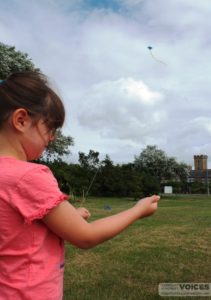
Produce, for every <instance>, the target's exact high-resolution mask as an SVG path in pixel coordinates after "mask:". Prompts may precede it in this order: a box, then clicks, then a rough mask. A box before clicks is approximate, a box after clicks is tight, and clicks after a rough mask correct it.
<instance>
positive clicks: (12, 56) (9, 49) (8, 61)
mask: <svg viewBox="0 0 211 300" xmlns="http://www.w3.org/2000/svg"><path fill="white" fill-rule="evenodd" d="M35 70H39V69H37V68H35V66H34V64H33V62H32V61H31V59H30V58H29V57H28V54H27V53H23V52H20V51H17V50H16V49H15V47H14V46H9V45H5V44H3V43H0V79H5V78H6V77H8V76H9V75H10V74H11V73H14V72H20V71H35Z"/></svg>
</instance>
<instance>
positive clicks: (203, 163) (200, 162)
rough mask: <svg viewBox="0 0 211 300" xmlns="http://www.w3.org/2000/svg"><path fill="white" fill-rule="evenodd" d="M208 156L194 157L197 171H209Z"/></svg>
mask: <svg viewBox="0 0 211 300" xmlns="http://www.w3.org/2000/svg"><path fill="white" fill-rule="evenodd" d="M207 158H208V156H207V155H194V167H195V170H207Z"/></svg>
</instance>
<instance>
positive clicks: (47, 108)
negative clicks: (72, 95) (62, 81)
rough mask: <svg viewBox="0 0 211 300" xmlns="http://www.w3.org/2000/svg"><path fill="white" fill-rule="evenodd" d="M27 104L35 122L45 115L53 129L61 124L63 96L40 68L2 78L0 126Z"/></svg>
mask: <svg viewBox="0 0 211 300" xmlns="http://www.w3.org/2000/svg"><path fill="white" fill-rule="evenodd" d="M18 108H25V109H26V110H27V111H28V113H29V114H30V115H31V116H32V118H33V120H34V121H35V122H36V121H38V120H39V119H41V118H43V120H44V122H45V123H46V126H47V127H48V129H50V130H56V129H57V128H60V127H62V125H63V123H64V119H65V109H64V105H63V103H62V100H61V99H60V97H59V96H58V95H57V94H56V93H55V92H54V91H53V90H52V89H51V88H50V86H49V85H48V80H47V77H46V76H45V75H43V74H41V73H39V72H31V71H27V72H18V73H14V74H11V75H10V76H9V77H8V78H7V79H6V80H4V81H1V82H0V127H2V125H3V124H4V122H5V121H6V120H7V119H8V118H9V116H10V114H11V113H12V112H13V111H14V110H16V109H18Z"/></svg>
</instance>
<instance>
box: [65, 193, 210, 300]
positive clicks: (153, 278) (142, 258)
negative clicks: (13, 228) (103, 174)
mask: <svg viewBox="0 0 211 300" xmlns="http://www.w3.org/2000/svg"><path fill="white" fill-rule="evenodd" d="M105 203H108V204H109V205H110V206H111V207H112V211H111V212H108V211H105V210H104V209H103V206H104V204H105ZM133 204H134V202H133V201H131V200H130V199H113V198H112V199H109V198H107V199H106V198H104V199H88V200H87V201H86V203H84V206H85V207H87V208H88V209H90V211H91V213H92V220H94V219H97V218H101V217H105V216H108V215H111V214H114V213H117V212H119V211H122V210H124V209H127V208H129V207H131V206H132V205H133ZM162 282H211V197H209V198H208V197H201V198H200V197H192V198H191V197H187V196H186V197H181V196H180V197H176V196H175V197H171V198H167V197H164V198H162V199H161V200H160V203H159V209H158V211H157V213H156V214H154V215H153V216H151V217H150V218H146V219H142V220H140V221H138V222H136V223H134V224H133V225H131V226H130V227H129V228H128V229H127V230H126V231H124V232H123V233H121V234H120V235H118V236H117V237H115V238H114V239H112V240H110V241H107V242H105V243H103V244H101V245H99V246H97V247H96V248H93V249H90V250H80V249H76V248H74V247H72V246H70V245H68V244H67V245H66V264H65V279H64V300H98V299H99V300H133V299H134V300H139V299H141V300H142V299H144V300H145V299H147V300H150V299H162V298H161V297H160V296H159V295H158V284H159V283H162ZM164 299H175V297H174V298H170V297H165V298H164ZM176 299H181V297H180V298H176ZM185 299H193V298H189V297H185ZM194 299H196V298H194ZM197 299H200V298H199V297H197ZM201 299H204V297H203V298H201Z"/></svg>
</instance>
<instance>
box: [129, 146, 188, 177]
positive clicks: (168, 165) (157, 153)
mask: <svg viewBox="0 0 211 300" xmlns="http://www.w3.org/2000/svg"><path fill="white" fill-rule="evenodd" d="M134 164H135V167H136V169H138V170H139V171H141V172H144V173H145V174H148V175H151V176H152V177H155V178H157V180H158V181H159V182H161V181H162V180H177V181H178V180H179V181H186V180H187V176H188V172H189V167H188V165H186V164H184V163H178V162H177V161H176V160H175V158H174V157H168V156H167V154H166V153H165V152H164V151H163V150H160V149H158V148H157V146H147V147H146V148H145V149H144V150H143V151H142V152H141V153H140V155H139V156H137V157H135V161H134Z"/></svg>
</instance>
